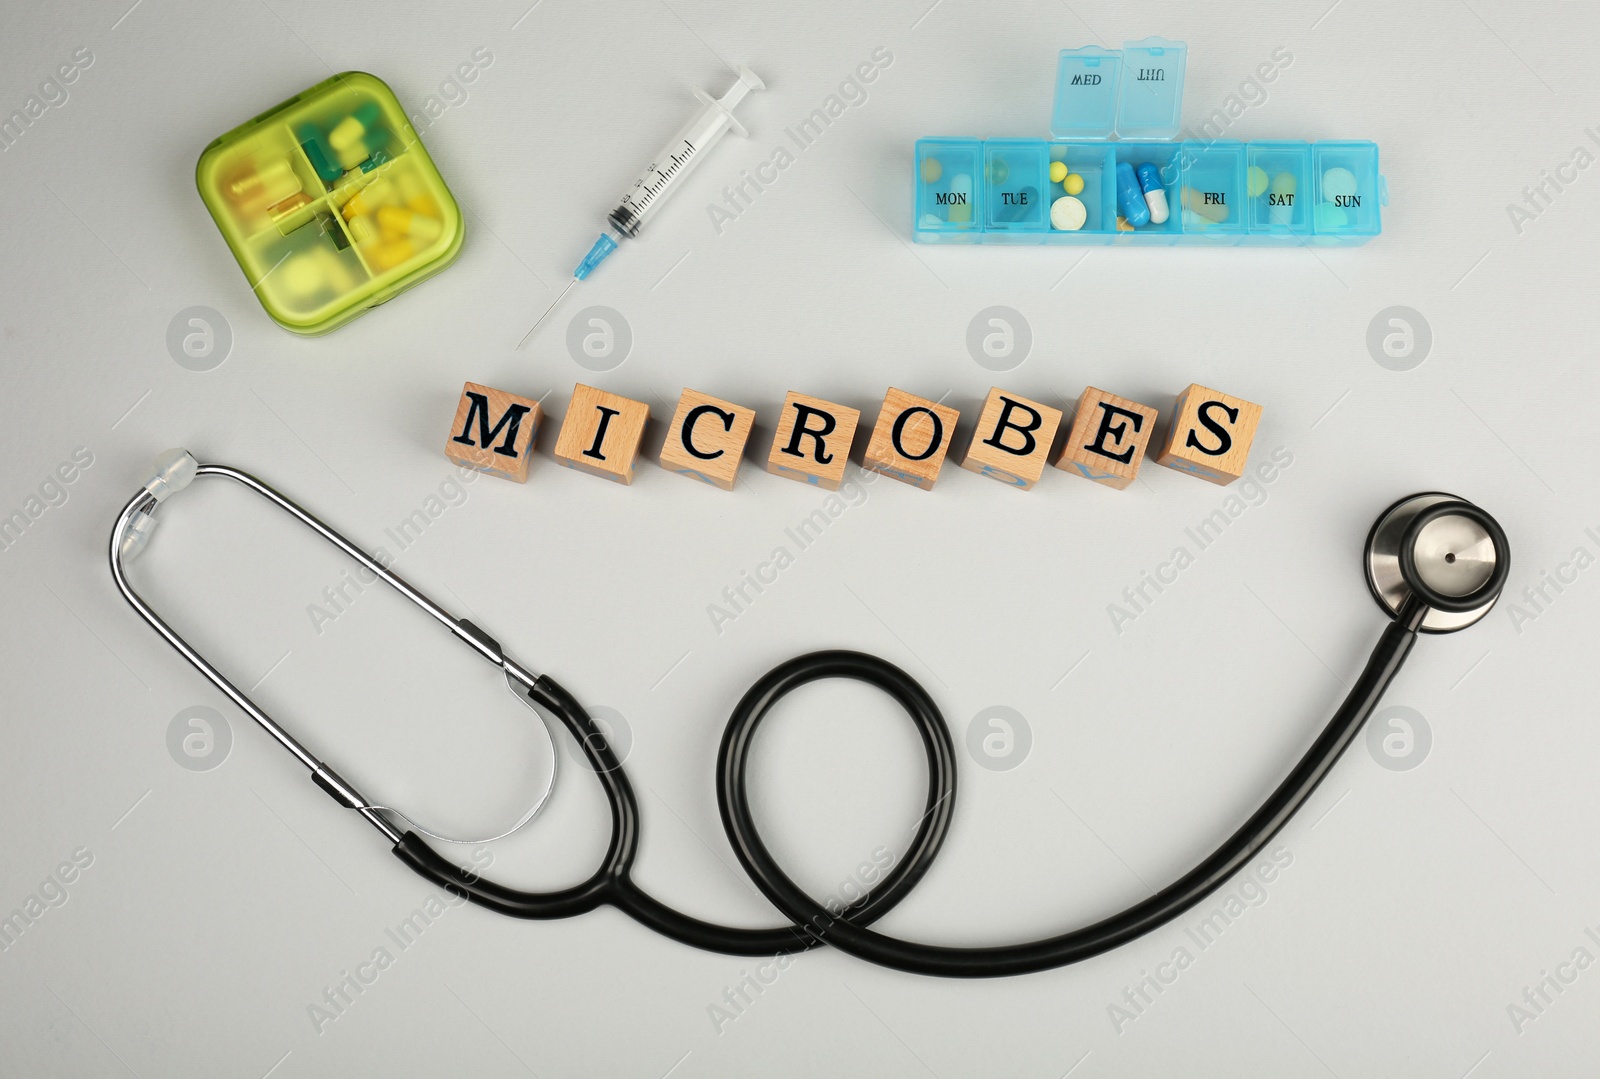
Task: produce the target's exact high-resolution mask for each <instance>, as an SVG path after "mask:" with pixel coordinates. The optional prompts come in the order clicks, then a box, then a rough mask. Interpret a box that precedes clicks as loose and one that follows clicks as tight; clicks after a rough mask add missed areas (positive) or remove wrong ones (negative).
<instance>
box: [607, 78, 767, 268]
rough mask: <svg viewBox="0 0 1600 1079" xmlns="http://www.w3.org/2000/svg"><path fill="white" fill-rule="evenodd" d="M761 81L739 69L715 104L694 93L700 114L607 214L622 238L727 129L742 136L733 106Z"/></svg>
mask: <svg viewBox="0 0 1600 1079" xmlns="http://www.w3.org/2000/svg"><path fill="white" fill-rule="evenodd" d="M762 86H763V84H762V82H761V80H760V79H759V78H757V77H756V75H755V74H754V73H753V72H751V71H750V69H749V68H741V69H740V71H739V82H736V83H735V84H734V85H733V88H732V89H730V90H729V91H728V92H727V93H726V94H724V95H723V97H722V100H721V101H718V100H717V99H716V98H714V97H712V96H711V95H710V94H708V93H706V92H705V91H704V90H696V91H695V96H696V97H698V98H699V99H700V102H701V108H700V111H699V112H698V113H697V114H695V116H694V118H693V119H691V120H690V121H689V122H688V123H686V124H684V125H683V127H682V128H680V129H679V130H678V133H677V134H675V135H673V136H672V138H671V140H669V141H668V142H667V144H666V145H665V146H663V147H662V148H661V150H660V152H658V153H657V154H656V156H655V157H654V159H652V160H651V162H650V164H648V165H646V166H645V168H644V170H643V171H642V172H640V173H639V176H638V178H637V179H635V180H634V182H633V183H632V184H631V185H630V186H629V187H628V190H627V191H625V192H623V195H622V198H620V199H618V200H617V205H616V206H615V208H613V209H612V211H611V213H610V214H608V215H607V219H608V220H609V221H610V223H611V226H612V227H613V228H615V229H616V230H617V231H618V232H620V233H622V234H623V235H624V236H630V237H632V236H637V235H638V234H639V229H640V228H641V227H643V225H644V223H645V222H646V221H648V220H649V219H650V218H652V217H654V216H655V213H656V211H657V210H658V209H660V208H661V205H662V203H664V202H665V201H666V199H667V196H668V195H669V194H671V193H672V192H673V191H674V190H676V189H677V188H678V187H679V186H680V185H681V184H682V182H683V180H684V178H685V177H687V176H688V175H689V174H690V173H691V172H693V171H694V170H695V167H696V166H697V165H699V164H700V161H701V159H702V158H704V157H705V153H706V151H707V150H709V149H711V147H712V146H714V145H716V143H717V140H719V139H721V138H722V136H723V135H725V134H727V133H728V131H729V130H736V131H738V132H739V134H741V135H743V134H744V133H745V132H744V128H743V127H741V126H740V124H739V122H738V121H737V120H735V119H734V118H733V112H732V109H733V106H734V105H736V104H738V102H739V100H740V99H741V98H743V97H744V96H745V94H747V93H749V92H750V91H751V90H759V89H762Z"/></svg>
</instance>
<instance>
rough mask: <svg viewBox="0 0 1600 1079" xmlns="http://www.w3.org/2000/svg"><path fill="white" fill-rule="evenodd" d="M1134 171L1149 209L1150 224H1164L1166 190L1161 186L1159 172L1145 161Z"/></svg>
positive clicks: (1166, 211)
mask: <svg viewBox="0 0 1600 1079" xmlns="http://www.w3.org/2000/svg"><path fill="white" fill-rule="evenodd" d="M1134 171H1135V173H1136V174H1137V175H1138V177H1139V187H1140V189H1141V190H1142V191H1144V203H1145V205H1146V206H1148V207H1149V208H1150V223H1151V224H1152V225H1164V224H1166V222H1167V217H1168V216H1169V213H1168V210H1167V189H1166V188H1164V187H1162V186H1161V170H1160V169H1158V168H1156V167H1155V166H1154V165H1152V164H1150V162H1148V161H1146V162H1145V163H1144V164H1142V165H1140V166H1139V167H1138V168H1137V169H1136V170H1134Z"/></svg>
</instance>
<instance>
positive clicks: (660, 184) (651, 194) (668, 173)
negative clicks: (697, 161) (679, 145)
mask: <svg viewBox="0 0 1600 1079" xmlns="http://www.w3.org/2000/svg"><path fill="white" fill-rule="evenodd" d="M683 144H684V146H686V147H688V152H687V153H684V154H682V155H681V156H680V155H678V154H673V155H672V164H671V165H669V166H667V167H666V168H664V169H656V170H655V173H656V175H657V176H658V177H660V179H659V180H658V181H657V182H656V183H654V184H647V183H645V182H644V181H643V180H640V181H639V183H638V185H637V186H638V187H639V188H640V189H641V190H643V191H644V192H645V197H644V198H642V199H640V200H638V202H636V203H635V205H636V206H638V207H639V208H640V209H641V210H642V209H643V208H644V207H645V206H648V205H649V204H650V203H651V202H652V201H654V199H655V197H656V195H657V194H659V193H660V191H661V189H662V188H664V187H666V185H667V181H669V180H671V179H672V177H673V174H674V173H676V172H677V171H678V170H679V169H681V168H682V167H683V166H684V165H685V164H686V163H687V162H688V161H689V159H690V158H692V157H693V156H694V143H692V142H689V141H688V140H687V139H686V140H684V143H683ZM628 197H629V198H630V199H631V198H632V195H631V194H630V195H629V196H628Z"/></svg>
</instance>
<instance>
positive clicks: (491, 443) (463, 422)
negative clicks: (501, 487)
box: [444, 382, 544, 483]
mask: <svg viewBox="0 0 1600 1079" xmlns="http://www.w3.org/2000/svg"><path fill="white" fill-rule="evenodd" d="M543 419H544V411H543V410H542V409H541V408H540V407H539V402H537V401H534V400H532V399H530V398H527V397H518V396H517V395H516V394H514V393H506V392H505V391H504V390H496V389H492V388H490V387H488V386H480V385H478V384H477V383H476V382H469V383H467V384H466V386H464V387H463V388H462V390H461V401H460V402H459V403H458V404H457V405H456V419H455V423H454V424H453V425H451V428H450V437H449V438H448V439H447V440H446V441H445V444H444V455H445V456H446V457H448V458H450V460H452V461H454V462H455V463H456V464H458V465H465V466H466V467H468V468H475V469H477V470H478V471H479V472H487V473H489V474H490V475H491V476H501V477H503V478H505V479H508V480H513V481H515V482H517V483H526V482H528V463H529V461H530V460H531V459H532V457H533V442H534V439H535V438H537V437H538V435H539V424H540V422H541V421H543Z"/></svg>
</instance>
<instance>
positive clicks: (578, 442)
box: [556, 382, 650, 483]
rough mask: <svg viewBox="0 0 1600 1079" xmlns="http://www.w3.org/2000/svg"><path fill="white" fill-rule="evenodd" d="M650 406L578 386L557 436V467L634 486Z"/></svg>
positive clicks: (591, 387)
mask: <svg viewBox="0 0 1600 1079" xmlns="http://www.w3.org/2000/svg"><path fill="white" fill-rule="evenodd" d="M649 418H650V406H649V405H647V404H645V403H644V402H642V401H631V400H629V399H628V398H626V397H619V396H618V395H616V394H614V393H607V392H606V391H604V390H597V389H595V388H594V387H593V386H585V385H584V384H583V383H581V382H580V383H578V384H577V385H576V386H574V387H573V388H572V401H571V403H570V404H568V405H567V414H566V415H565V416H563V417H562V419H561V433H560V434H558V435H557V436H556V463H557V464H561V465H565V466H566V467H568V468H575V469H577V470H578V471H579V472H587V473H589V474H590V475H592V476H599V477H600V478H601V479H607V480H612V481H613V482H615V483H632V482H633V462H634V461H635V459H637V458H638V456H639V442H640V440H641V439H642V438H644V425H645V421H646V420H648V419H649Z"/></svg>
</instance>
